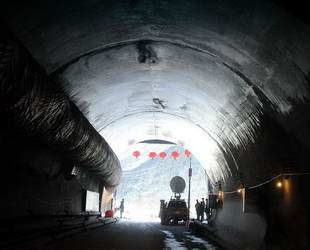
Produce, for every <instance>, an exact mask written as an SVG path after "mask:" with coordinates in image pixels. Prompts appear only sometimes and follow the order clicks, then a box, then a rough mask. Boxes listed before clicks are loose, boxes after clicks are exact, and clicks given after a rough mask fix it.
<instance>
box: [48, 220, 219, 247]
mask: <svg viewBox="0 0 310 250" xmlns="http://www.w3.org/2000/svg"><path fill="white" fill-rule="evenodd" d="M44 249H48V250H56V249H57V250H61V249H75V250H79V249H81V250H84V249H90V250H97V249H98V250H99V249H100V250H101V249H111V250H112V249H114V250H121V249H125V250H127V249H129V250H130V249H134V250H140V249H141V250H149V249H150V250H157V249H158V250H159V249H212V250H219V249H223V248H220V247H218V246H216V245H215V244H213V243H210V242H208V241H207V240H206V239H201V238H199V237H197V236H195V235H193V234H190V233H189V231H188V230H187V227H185V226H184V225H161V224H160V223H159V222H133V221H129V220H120V221H117V222H116V223H112V224H109V225H105V226H103V227H100V228H97V229H94V230H90V231H87V232H83V233H80V234H77V235H74V236H71V237H68V238H65V239H62V240H59V241H56V242H54V243H52V244H51V245H49V246H45V247H44Z"/></svg>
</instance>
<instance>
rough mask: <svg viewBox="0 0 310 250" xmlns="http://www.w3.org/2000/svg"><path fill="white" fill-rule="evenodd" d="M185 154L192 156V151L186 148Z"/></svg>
mask: <svg viewBox="0 0 310 250" xmlns="http://www.w3.org/2000/svg"><path fill="white" fill-rule="evenodd" d="M184 154H185V155H186V156H187V157H188V156H190V155H191V154H192V153H191V152H189V151H188V150H187V149H186V150H185V152H184Z"/></svg>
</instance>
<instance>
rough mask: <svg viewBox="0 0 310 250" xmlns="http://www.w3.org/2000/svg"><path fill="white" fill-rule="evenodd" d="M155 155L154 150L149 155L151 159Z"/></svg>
mask: <svg viewBox="0 0 310 250" xmlns="http://www.w3.org/2000/svg"><path fill="white" fill-rule="evenodd" d="M156 156H157V154H156V153H155V152H150V153H149V157H150V158H152V160H153V159H154V158H155V157H156Z"/></svg>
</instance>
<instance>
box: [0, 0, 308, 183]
mask: <svg viewBox="0 0 310 250" xmlns="http://www.w3.org/2000/svg"><path fill="white" fill-rule="evenodd" d="M2 2H3V3H2V6H4V8H2V9H1V12H2V13H1V16H2V17H3V19H4V20H5V22H6V23H7V24H8V25H9V27H10V28H11V29H12V30H13V31H14V32H15V34H16V35H17V36H18V37H19V39H20V40H21V41H22V42H23V44H24V45H25V47H26V48H27V49H28V51H30V53H31V54H32V55H33V56H34V58H35V59H36V60H37V61H38V62H39V63H40V64H41V65H42V67H43V68H44V69H45V70H46V72H47V73H48V74H50V75H51V76H53V77H54V78H55V79H57V80H59V81H60V82H61V83H62V85H63V86H64V88H65V89H66V91H67V92H68V93H69V95H70V96H71V97H72V99H73V100H74V102H75V103H76V104H77V106H79V107H80V109H81V111H82V112H83V113H84V114H85V116H86V117H87V118H88V119H89V121H90V122H91V123H92V125H93V126H94V127H95V128H96V129H97V130H98V131H99V132H100V134H101V135H102V136H103V137H104V138H105V139H106V141H107V142H108V143H109V144H110V146H111V147H112V149H113V150H114V151H115V153H116V154H118V155H120V154H122V153H123V152H124V151H125V149H126V148H127V147H128V146H130V145H132V144H134V143H138V142H140V141H145V140H154V139H158V140H165V141H170V142H173V143H176V144H179V145H181V146H184V147H185V148H187V149H189V150H190V151H191V152H192V153H193V154H195V156H196V157H197V159H199V161H200V162H201V163H202V165H203V166H204V167H205V169H207V170H210V171H209V173H210V175H211V177H213V178H214V180H215V179H217V178H218V176H223V177H224V178H225V177H229V176H230V175H231V170H230V167H229V166H228V164H227V162H226V160H225V158H224V155H223V154H224V153H225V154H230V151H229V147H228V145H233V146H234V147H236V148H242V147H246V146H247V144H248V143H249V142H252V141H255V138H256V135H257V134H258V133H259V131H260V115H261V114H262V113H268V112H270V113H271V114H274V113H277V114H279V115H280V116H281V115H284V116H285V115H288V114H289V113H290V112H291V111H292V102H295V103H303V102H304V100H305V99H306V98H308V96H309V93H308V91H307V82H306V80H305V79H306V76H307V74H308V72H309V69H310V64H309V58H310V50H309V47H310V32H309V31H310V30H309V27H308V26H307V25H306V24H304V23H302V22H301V21H300V20H298V19H296V18H294V17H293V16H292V15H291V14H289V13H288V12H286V11H285V10H284V9H281V8H279V7H277V6H276V5H275V4H274V3H272V2H270V1H239V0H235V1H183V0H179V1H152V0H143V1H102V0H100V1H99V0H90V1H82V0H75V1H39V0H38V1H36V0H34V1H2ZM234 167H236V168H238V166H234Z"/></svg>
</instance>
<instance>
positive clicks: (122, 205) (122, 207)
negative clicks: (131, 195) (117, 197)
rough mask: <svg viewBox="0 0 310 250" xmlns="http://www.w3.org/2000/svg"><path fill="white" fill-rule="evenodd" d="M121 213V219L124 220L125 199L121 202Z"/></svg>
mask: <svg viewBox="0 0 310 250" xmlns="http://www.w3.org/2000/svg"><path fill="white" fill-rule="evenodd" d="M119 209H120V213H121V218H123V213H124V199H122V201H121V205H120V207H119Z"/></svg>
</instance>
